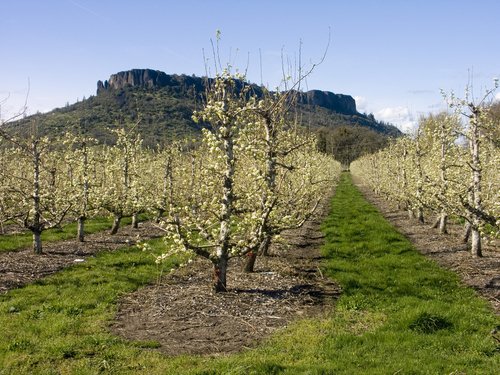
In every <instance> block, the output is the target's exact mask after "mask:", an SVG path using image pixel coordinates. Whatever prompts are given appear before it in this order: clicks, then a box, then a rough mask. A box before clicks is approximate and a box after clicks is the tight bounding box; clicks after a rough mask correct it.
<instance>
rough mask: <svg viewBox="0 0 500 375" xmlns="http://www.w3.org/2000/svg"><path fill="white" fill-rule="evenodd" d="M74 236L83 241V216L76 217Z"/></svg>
mask: <svg viewBox="0 0 500 375" xmlns="http://www.w3.org/2000/svg"><path fill="white" fill-rule="evenodd" d="M76 238H77V239H78V241H80V242H83V241H85V216H79V217H78V223H77V234H76Z"/></svg>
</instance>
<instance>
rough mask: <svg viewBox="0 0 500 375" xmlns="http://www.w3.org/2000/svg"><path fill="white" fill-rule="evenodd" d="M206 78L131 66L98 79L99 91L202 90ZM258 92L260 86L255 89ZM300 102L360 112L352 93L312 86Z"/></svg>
mask: <svg viewBox="0 0 500 375" xmlns="http://www.w3.org/2000/svg"><path fill="white" fill-rule="evenodd" d="M205 83H206V80H205V79H203V78H200V77H194V76H186V75H176V74H174V75H169V74H166V73H164V72H161V71H159V70H152V69H132V70H128V71H124V72H119V73H116V74H112V75H111V76H110V77H109V79H108V80H107V81H104V82H102V81H98V82H97V94H99V93H100V92H102V91H106V90H121V89H124V88H126V87H144V88H148V89H161V88H163V87H177V88H188V87H194V88H195V90H196V91H198V92H200V93H203V92H204V89H205ZM256 91H257V92H259V91H260V90H256ZM298 102H299V103H300V104H306V105H313V106H319V107H323V108H326V109H329V110H332V111H334V112H338V113H341V114H345V115H355V114H357V113H358V112H357V110H356V102H355V100H354V98H353V97H352V96H350V95H342V94H334V93H333V92H329V91H320V90H311V91H307V92H300V93H298Z"/></svg>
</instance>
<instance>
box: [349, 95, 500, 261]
mask: <svg viewBox="0 0 500 375" xmlns="http://www.w3.org/2000/svg"><path fill="white" fill-rule="evenodd" d="M492 92H493V90H492V91H489V92H487V94H486V95H485V96H484V98H483V100H481V101H480V103H479V104H475V103H474V102H473V101H471V100H470V98H469V97H466V98H465V99H464V100H462V99H459V98H457V97H455V96H454V95H451V96H445V97H446V99H447V101H448V105H449V107H450V109H451V111H450V112H449V113H441V114H438V115H429V116H428V117H423V118H421V120H420V124H419V127H418V129H417V131H416V133H415V134H414V135H413V136H407V137H403V138H398V139H396V140H394V141H393V142H392V143H391V144H390V146H389V147H387V148H386V149H384V150H381V151H379V152H378V153H375V154H372V155H369V156H365V157H363V158H361V159H359V160H357V161H356V162H354V163H353V166H352V170H353V172H354V173H355V174H357V175H360V176H362V177H363V178H364V179H365V180H366V181H367V182H368V183H369V184H370V185H371V186H372V188H373V189H374V190H375V191H376V192H377V193H379V194H383V195H385V196H386V197H387V198H389V199H391V200H393V201H396V202H398V204H399V206H400V207H401V208H404V209H407V210H408V212H409V215H410V216H411V217H416V218H417V219H418V220H419V221H421V222H424V214H425V213H429V214H432V215H434V216H435V217H436V219H435V221H433V225H432V226H433V227H434V228H438V229H439V231H440V232H441V233H446V232H447V222H448V218H449V217H450V216H453V217H460V218H463V219H465V222H466V228H465V231H464V241H465V242H467V241H468V240H470V242H471V253H472V255H473V256H478V257H479V256H481V255H482V252H481V237H485V236H486V237H489V238H491V237H498V235H499V225H500V205H499V202H500V178H499V176H500V170H499V166H500V147H499V144H498V139H499V134H498V131H499V129H500V121H499V116H498V106H499V105H498V104H496V105H486V103H485V102H486V99H487V98H488V97H489V96H490V94H491V93H492Z"/></svg>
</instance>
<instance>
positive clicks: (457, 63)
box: [0, 0, 500, 130]
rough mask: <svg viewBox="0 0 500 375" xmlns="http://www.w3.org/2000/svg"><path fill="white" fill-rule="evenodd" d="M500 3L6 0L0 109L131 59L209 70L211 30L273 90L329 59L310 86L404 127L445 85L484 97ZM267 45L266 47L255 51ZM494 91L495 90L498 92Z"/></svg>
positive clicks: (224, 52) (53, 100) (436, 102)
mask: <svg viewBox="0 0 500 375" xmlns="http://www.w3.org/2000/svg"><path fill="white" fill-rule="evenodd" d="M499 17H500V1H498V0H476V1H470V0H469V1H462V0H455V1H452V0H441V1H440V0H433V1H427V0H407V1H402V0H399V1H397V0H372V1H368V0H364V1H363V0H359V1H356V0H351V1H347V0H342V1H337V0H330V1H328V0H323V1H321V0H308V1H304V0H301V1H296V0H274V1H272V0H267V1H261V0H254V1H238V0H231V1H225V0H220V1H216V0H213V1H210V0H205V1H202V0H183V1H160V0H142V1H139V0H137V1H132V0H121V1H118V0H115V1H112V0H44V1H42V0H0V50H1V58H0V103H1V113H0V116H1V117H2V119H3V120H6V119H7V118H8V117H9V116H10V115H12V114H13V113H15V111H16V110H18V109H19V108H21V107H22V106H23V103H24V99H25V97H26V94H27V87H28V80H29V82H30V91H29V96H28V112H29V113H34V112H36V111H42V112H45V111H48V110H51V109H53V108H55V107H61V106H64V105H65V104H66V103H67V102H69V103H73V102H75V101H77V99H82V98H83V97H88V96H90V95H94V94H95V90H96V82H97V80H105V79H107V78H109V76H110V75H111V74H113V73H116V72H118V71H122V70H128V69H132V68H152V69H158V70H162V71H164V72H166V73H171V74H173V73H177V74H182V73H184V74H196V75H204V74H205V63H204V59H203V53H202V51H203V50H205V56H206V57H207V58H209V59H210V60H209V62H208V65H209V66H212V68H211V71H212V72H213V70H214V69H213V59H211V57H212V54H211V44H210V39H211V38H212V39H213V38H214V37H215V32H216V30H220V31H221V32H222V40H221V43H220V55H221V59H222V61H223V62H225V61H226V62H227V61H230V62H231V63H233V65H234V66H236V67H239V68H240V70H244V69H245V67H246V66H247V60H248V62H249V64H248V79H249V80H250V81H252V82H256V83H260V81H261V78H260V77H261V70H260V62H259V54H261V55H262V67H263V69H262V77H263V82H264V83H265V84H268V85H269V86H270V87H275V86H276V85H278V84H279V81H280V78H281V76H282V73H281V71H282V69H281V65H282V64H281V62H282V59H281V51H283V52H284V54H285V55H286V56H287V59H288V60H289V61H291V62H292V64H294V63H295V61H297V59H298V56H299V45H300V41H302V45H301V46H302V47H301V59H302V62H303V64H305V65H306V68H307V67H308V66H311V63H314V62H317V61H319V60H320V58H321V56H322V55H323V53H324V50H325V47H326V44H327V41H328V35H329V30H331V42H330V46H329V49H328V51H327V54H326V58H325V60H324V62H323V63H322V64H321V65H319V66H318V67H316V69H315V70H314V72H313V74H312V75H310V76H309V77H308V78H307V81H306V82H305V84H304V85H303V88H304V89H321V90H328V91H333V92H335V93H342V94H348V95H352V96H353V97H355V98H356V101H357V105H358V110H360V111H361V112H367V113H370V112H372V113H374V114H375V117H376V118H377V119H379V120H384V121H389V122H392V123H394V124H396V125H398V126H399V127H400V128H402V129H404V130H406V129H409V128H410V127H411V126H412V125H413V124H414V123H415V122H416V120H417V119H418V117H419V116H420V115H422V114H427V113H429V112H431V111H437V110H439V109H443V108H444V106H443V101H442V99H441V95H440V89H441V88H442V89H444V90H446V91H451V90H454V91H455V92H456V93H457V94H461V93H462V92H463V90H464V88H465V86H466V84H467V83H468V82H469V77H472V79H473V85H474V91H475V93H476V94H477V95H479V93H480V92H481V90H484V89H485V88H490V87H491V86H492V85H493V83H492V82H493V78H495V77H499V76H500V38H499V36H500V22H499ZM259 51H260V52H259ZM497 97H499V98H500V96H498V94H497Z"/></svg>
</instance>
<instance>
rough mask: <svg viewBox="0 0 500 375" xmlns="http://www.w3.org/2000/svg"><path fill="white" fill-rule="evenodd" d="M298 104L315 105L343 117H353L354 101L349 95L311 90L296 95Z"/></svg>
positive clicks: (354, 111) (355, 112) (355, 111)
mask: <svg viewBox="0 0 500 375" xmlns="http://www.w3.org/2000/svg"><path fill="white" fill-rule="evenodd" d="M297 98H298V102H299V103H300V104H308V105H317V106H318V107H323V108H327V109H329V110H331V111H334V112H338V113H342V114H345V115H355V114H357V113H358V111H357V110H356V101H355V100H354V98H353V97H352V96H350V95H343V94H334V93H333V92H330V91H320V90H311V91H307V92H301V93H299V95H298V97H297Z"/></svg>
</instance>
